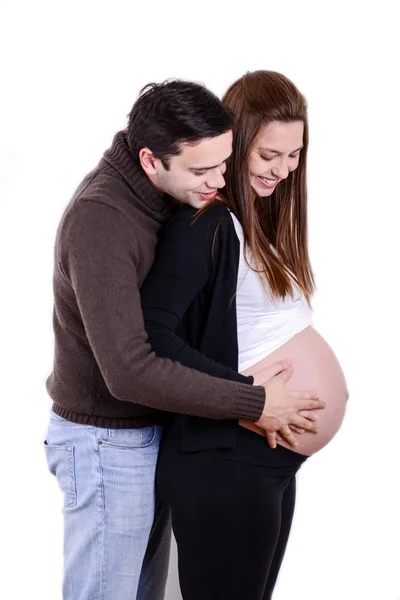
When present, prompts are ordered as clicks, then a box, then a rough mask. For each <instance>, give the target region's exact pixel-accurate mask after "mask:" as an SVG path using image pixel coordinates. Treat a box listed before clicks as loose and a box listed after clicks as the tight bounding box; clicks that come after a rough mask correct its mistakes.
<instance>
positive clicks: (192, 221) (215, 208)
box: [165, 203, 233, 232]
mask: <svg viewBox="0 0 400 600" xmlns="http://www.w3.org/2000/svg"><path fill="white" fill-rule="evenodd" d="M220 225H222V226H225V227H226V226H229V225H233V222H232V219H231V217H230V212H229V209H228V208H227V207H226V206H225V205H224V204H222V203H218V204H213V205H212V206H210V207H208V208H205V209H202V210H200V211H199V210H198V209H196V208H193V207H192V206H189V205H188V204H182V205H181V206H180V207H179V208H178V209H177V210H176V211H175V212H174V213H173V214H172V215H171V217H170V219H169V220H168V222H167V224H166V226H165V228H166V229H180V230H188V231H191V232H195V231H196V232H205V231H209V230H210V229H214V230H215V229H217V227H218V228H219V226H220Z"/></svg>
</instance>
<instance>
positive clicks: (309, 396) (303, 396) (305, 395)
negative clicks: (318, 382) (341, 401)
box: [289, 390, 319, 400]
mask: <svg viewBox="0 0 400 600" xmlns="http://www.w3.org/2000/svg"><path fill="white" fill-rule="evenodd" d="M289 396H290V397H291V398H295V399H297V400H319V394H318V392H306V391H298V390H289Z"/></svg>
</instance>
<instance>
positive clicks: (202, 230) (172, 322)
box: [141, 206, 253, 384]
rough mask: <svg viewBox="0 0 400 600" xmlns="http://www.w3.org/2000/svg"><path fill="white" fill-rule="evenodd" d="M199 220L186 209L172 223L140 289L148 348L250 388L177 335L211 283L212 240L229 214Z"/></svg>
mask: <svg viewBox="0 0 400 600" xmlns="http://www.w3.org/2000/svg"><path fill="white" fill-rule="evenodd" d="M195 214H196V211H195V210H194V209H192V208H190V207H189V206H183V207H182V208H181V209H180V210H179V212H178V213H177V215H175V216H174V217H172V219H171V221H170V222H169V223H168V225H167V226H166V227H165V229H164V230H163V232H162V234H161V236H160V242H159V246H158V248H157V256H156V259H155V261H154V264H153V267H152V269H151V271H150V273H149V275H148V277H147V279H146V281H145V283H144V285H143V286H142V289H141V296H142V308H143V315H144V319H145V327H146V331H147V333H148V336H149V343H150V345H151V347H152V349H153V350H154V351H155V353H156V355H157V356H160V357H165V358H170V359H172V360H176V361H178V362H180V363H181V364H182V365H184V366H186V367H190V368H192V369H196V370H197V371H201V372H203V373H207V374H208V375H212V376H214V377H219V378H222V379H230V380H233V381H238V382H240V383H248V384H252V383H253V378H252V377H245V376H244V375H240V373H237V372H236V371H234V370H233V369H231V368H229V367H227V366H226V365H222V364H220V363H218V362H216V361H214V360H212V359H210V358H207V357H206V356H204V355H203V354H201V353H200V352H199V351H198V350H195V349H194V348H192V347H190V346H189V345H188V344H187V343H186V342H185V341H184V340H182V339H181V338H180V337H179V336H178V335H177V333H176V330H177V327H178V325H179V323H180V321H181V320H182V318H183V316H184V315H185V313H186V311H187V309H188V308H189V306H190V304H191V303H192V301H193V299H194V298H195V297H196V296H197V295H198V294H199V293H200V292H201V291H202V290H203V289H204V288H205V286H206V285H207V283H208V281H209V277H210V274H211V259H212V245H213V240H214V235H215V232H216V229H217V226H218V223H219V222H220V219H221V217H223V216H224V215H225V214H226V209H225V208H224V207H222V206H219V207H213V208H210V209H209V210H207V211H206V212H205V213H204V214H203V215H202V216H201V217H199V218H198V219H197V220H196V221H195V222H194V223H193V220H194V217H195ZM217 235H218V234H217Z"/></svg>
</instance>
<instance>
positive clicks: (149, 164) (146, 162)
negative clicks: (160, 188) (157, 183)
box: [139, 148, 158, 175]
mask: <svg viewBox="0 0 400 600" xmlns="http://www.w3.org/2000/svg"><path fill="white" fill-rule="evenodd" d="M139 160H140V164H141V165H142V168H143V171H144V172H145V173H146V175H156V174H157V168H156V161H157V160H158V159H157V158H156V157H155V156H154V154H153V153H152V151H151V150H150V148H142V149H141V150H140V151H139Z"/></svg>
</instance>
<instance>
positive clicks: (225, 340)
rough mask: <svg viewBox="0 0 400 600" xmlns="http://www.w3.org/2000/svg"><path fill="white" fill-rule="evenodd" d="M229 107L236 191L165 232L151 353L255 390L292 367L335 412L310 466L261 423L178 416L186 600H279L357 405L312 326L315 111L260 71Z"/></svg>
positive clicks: (165, 460) (151, 301)
mask: <svg viewBox="0 0 400 600" xmlns="http://www.w3.org/2000/svg"><path fill="white" fill-rule="evenodd" d="M223 102H224V104H225V105H226V106H228V107H229V108H230V109H231V110H232V111H233V113H234V115H235V120H236V130H235V132H234V141H233V154H232V156H231V159H230V161H229V163H228V165H227V171H226V188H225V189H224V193H223V194H219V195H218V196H217V197H216V199H215V200H213V201H212V202H210V203H208V205H207V206H206V207H205V208H204V209H202V210H201V211H200V213H198V214H196V213H195V211H194V210H193V209H191V208H190V207H187V206H186V207H182V208H181V209H180V210H179V211H178V212H177V214H176V215H175V216H174V217H173V218H172V219H171V221H170V223H169V224H168V225H167V227H166V228H165V230H164V232H163V235H162V236H161V239H160V247H159V250H158V255H157V259H156V262H155V264H154V268H153V270H152V271H151V273H150V275H149V278H148V280H147V282H146V284H145V286H144V289H143V309H144V315H145V319H146V328H147V330H148V332H149V341H150V343H151V344H152V346H153V349H154V350H155V351H156V353H157V354H160V355H163V356H169V357H170V358H173V359H175V360H179V361H180V362H182V363H183V364H185V365H187V366H190V367H194V368H196V369H200V370H202V369H204V370H206V371H207V372H208V373H211V374H214V375H216V376H224V375H223V374H222V371H221V368H222V367H221V365H225V366H226V367H230V368H238V369H239V371H240V372H242V373H244V374H245V375H249V376H253V377H254V379H255V383H257V381H259V380H260V378H262V373H263V371H265V368H266V367H267V366H268V365H270V364H272V363H274V362H275V361H277V360H279V359H281V358H285V357H287V356H289V357H290V358H291V359H292V360H293V366H294V374H293V377H292V378H291V380H290V381H289V382H288V387H289V389H295V388H296V389H303V388H304V389H315V391H316V392H318V393H319V395H320V397H321V398H322V399H323V400H325V401H326V408H325V409H324V410H323V411H321V412H320V414H319V431H318V432H317V433H308V432H307V433H305V432H301V430H298V429H296V428H294V429H295V430H296V431H297V440H298V446H297V447H296V452H294V451H293V450H292V449H290V446H289V445H288V443H287V442H285V441H284V439H283V438H282V437H280V436H279V437H278V441H279V445H278V446H277V448H276V449H272V448H270V447H269V446H268V444H267V443H266V441H265V438H264V437H262V436H264V432H262V431H260V430H258V428H257V427H256V426H255V425H254V424H253V423H248V422H245V421H243V422H239V423H237V422H234V421H212V420H207V419H199V418H193V417H186V416H177V417H175V418H174V421H173V424H172V426H171V429H170V430H169V432H168V433H167V434H166V436H165V440H164V442H163V446H162V449H161V453H160V457H159V463H158V475H157V483H158V486H159V489H160V492H161V494H162V495H163V496H164V498H165V500H166V501H167V502H168V503H169V504H170V506H171V509H172V523H173V528H174V533H175V537H176V540H177V544H178V554H179V575H180V583H181V589H182V594H183V598H184V600H213V599H215V600H217V599H218V600H224V599H226V600H228V599H229V600H235V599H238V600H239V599H240V600H268V599H270V598H271V596H272V592H273V589H274V586H275V583H276V579H277V576H278V572H279V568H280V565H281V562H282V559H283V555H284V552H285V548H286V543H287V539H288V536H289V531H290V527H291V521H292V516H293V511H294V501H295V475H296V472H297V471H298V469H299V468H300V466H301V464H302V463H303V462H304V461H305V460H306V459H307V457H308V456H310V455H311V454H313V453H314V452H316V451H317V450H319V449H320V448H322V447H323V446H324V445H326V444H327V443H328V442H329V441H330V440H331V439H332V438H333V436H334V435H335V433H336V432H337V431H338V429H339V427H340V424H341V422H342V419H343V416H344V412H345V406H346V401H347V397H348V394H347V389H346V383H345V380H344V376H343V373H342V371H341V369H340V366H339V364H338V362H337V360H336V358H335V356H334V354H333V352H332V350H331V348H330V347H329V346H328V344H327V343H326V342H325V340H323V338H322V337H321V336H320V335H319V334H318V333H317V332H316V331H315V329H314V328H313V327H312V323H311V310H310V299H311V296H312V293H313V291H314V279H313V274H312V270H311V266H310V262H309V257H308V250H307V210H306V158H307V147H308V122H307V109H306V103H305V100H304V98H303V96H302V95H301V94H300V92H299V91H298V90H297V88H296V87H295V86H294V85H293V83H292V82H290V81H289V80H288V79H287V78H286V77H284V76H283V75H280V74H278V73H273V72H268V71H257V72H254V73H247V74H246V75H244V76H243V77H242V78H240V79H239V80H238V81H236V82H235V83H234V84H233V85H232V86H231V87H230V88H229V89H228V91H227V92H226V94H225V96H224V98H223ZM160 285H161V289H162V292H163V293H162V294H160V293H159V290H160ZM177 336H179V339H180V341H179V342H177V339H178V338H177ZM171 337H173V338H174V340H175V343H173V344H172V343H169V342H170V341H171ZM203 355H205V356H206V357H207V358H205V356H203ZM257 434H260V435H257Z"/></svg>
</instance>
